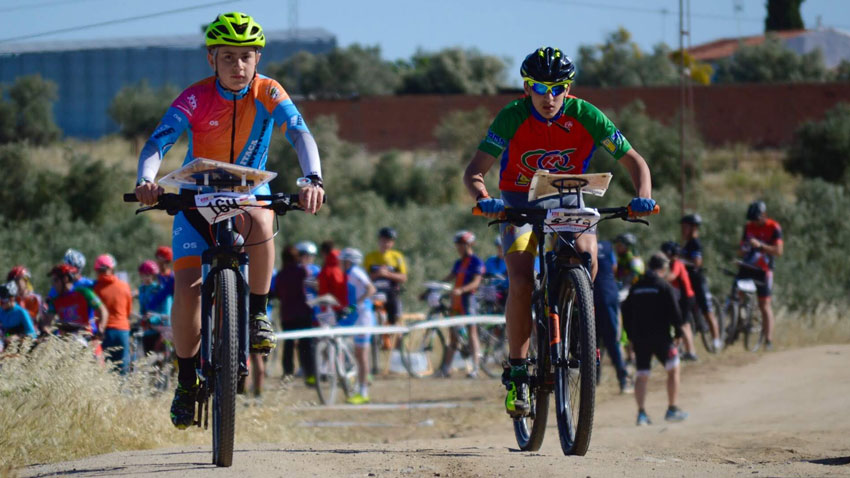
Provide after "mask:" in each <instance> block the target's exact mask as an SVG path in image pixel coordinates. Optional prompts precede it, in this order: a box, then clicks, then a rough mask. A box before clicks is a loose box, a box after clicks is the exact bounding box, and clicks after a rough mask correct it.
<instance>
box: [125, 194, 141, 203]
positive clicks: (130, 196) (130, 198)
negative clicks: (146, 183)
mask: <svg viewBox="0 0 850 478" xmlns="http://www.w3.org/2000/svg"><path fill="white" fill-rule="evenodd" d="M124 202H139V198H137V197H136V193H127V194H125V195H124Z"/></svg>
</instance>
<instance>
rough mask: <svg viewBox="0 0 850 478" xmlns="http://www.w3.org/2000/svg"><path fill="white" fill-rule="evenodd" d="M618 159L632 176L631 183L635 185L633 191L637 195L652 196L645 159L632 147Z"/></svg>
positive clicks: (650, 181)
mask: <svg viewBox="0 0 850 478" xmlns="http://www.w3.org/2000/svg"><path fill="white" fill-rule="evenodd" d="M620 161H621V162H622V163H623V166H624V167H625V168H626V170H628V172H629V176H631V178H632V184H634V186H635V193H636V194H637V196H638V197H642V198H651V197H652V177H651V176H650V173H649V166H648V165H647V164H646V160H644V159H643V157H642V156H641V155H640V154H638V152H637V151H635V150H634V149H630V150H629V151H628V152H627V153H626V154H625V155H624V156H623V157H622V158H620Z"/></svg>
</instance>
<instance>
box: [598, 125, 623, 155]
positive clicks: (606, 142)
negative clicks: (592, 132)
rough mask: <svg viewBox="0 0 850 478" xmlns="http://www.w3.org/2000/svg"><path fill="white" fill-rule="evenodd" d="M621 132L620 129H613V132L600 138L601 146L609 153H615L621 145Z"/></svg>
mask: <svg viewBox="0 0 850 478" xmlns="http://www.w3.org/2000/svg"><path fill="white" fill-rule="evenodd" d="M623 140H624V138H623V133H620V130H617V131H614V134H612V135H611V136H609V137H607V138H605V139H603V140H602V147H604V148H605V149H606V150H607V151H608V152H609V153H611V154H616V153H617V151H620V149H622V147H623Z"/></svg>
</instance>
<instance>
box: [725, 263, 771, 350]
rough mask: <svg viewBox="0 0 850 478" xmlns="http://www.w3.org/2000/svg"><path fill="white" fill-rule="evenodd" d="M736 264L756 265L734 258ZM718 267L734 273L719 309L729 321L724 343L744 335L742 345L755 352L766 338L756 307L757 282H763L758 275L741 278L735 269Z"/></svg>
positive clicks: (729, 274) (726, 321)
mask: <svg viewBox="0 0 850 478" xmlns="http://www.w3.org/2000/svg"><path fill="white" fill-rule="evenodd" d="M737 264H738V266H739V267H741V268H752V269H755V267H754V266H751V265H749V264H746V263H744V262H741V261H737ZM721 270H722V271H723V273H724V274H726V275H728V276H731V277H733V281H732V288H731V290H730V291H729V295H727V296H726V299H725V300H724V301H723V304H722V305H721V307H720V309H719V313H718V315H722V316H723V321H724V323H727V324H728V325H727V327H726V345H732V344H734V343H735V342H736V341H737V340H738V337H740V336H743V338H744V340H743V343H744V348H745V349H747V350H749V351H750V352H756V351H758V349H759V348H761V346H762V344H763V343H764V342H765V340H766V338H765V336H764V328H763V326H762V316H761V312H760V311H758V310H757V309H758V296H757V294H756V291H757V289H758V286H759V285H762V284H763V282H762V281H759V280H757V279H743V278H740V277H738V273H737V272H735V271H732V270H729V269H726V268H722V269H721ZM756 270H760V269H756Z"/></svg>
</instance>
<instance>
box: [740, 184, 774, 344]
mask: <svg viewBox="0 0 850 478" xmlns="http://www.w3.org/2000/svg"><path fill="white" fill-rule="evenodd" d="M783 252H784V244H783V242H782V227H781V226H780V225H779V223H778V222H776V221H774V220H773V219H770V218H768V217H767V205H765V203H764V201H755V202H753V203H752V204H750V206H749V207H748V208H747V224H746V225H745V226H744V234H743V236H742V237H741V244H740V247H739V248H738V256H739V257H741V264H742V265H741V267H740V269H739V270H738V278H742V279H743V278H746V279H753V280H754V281H755V283H756V294H757V295H758V298H759V309H760V310H761V316H762V319H763V320H762V321H763V322H764V329H763V331H764V337H765V350H771V349H772V348H773V307H772V305H771V300H770V296H771V292H772V289H773V263H774V258H775V257H777V256H781V255H782V253H783Z"/></svg>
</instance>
